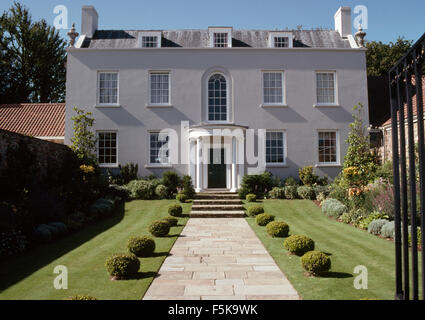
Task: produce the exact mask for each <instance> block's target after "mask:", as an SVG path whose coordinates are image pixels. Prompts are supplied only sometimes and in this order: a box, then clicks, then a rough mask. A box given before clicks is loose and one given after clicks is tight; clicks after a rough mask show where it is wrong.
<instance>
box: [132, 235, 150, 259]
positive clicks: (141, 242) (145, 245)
mask: <svg viewBox="0 0 425 320" xmlns="http://www.w3.org/2000/svg"><path fill="white" fill-rule="evenodd" d="M127 248H128V251H130V253H133V254H135V255H136V256H138V257H148V256H151V255H152V253H153V252H154V251H155V241H154V240H153V239H152V238H149V237H145V236H144V237H131V238H130V239H128V242H127Z"/></svg>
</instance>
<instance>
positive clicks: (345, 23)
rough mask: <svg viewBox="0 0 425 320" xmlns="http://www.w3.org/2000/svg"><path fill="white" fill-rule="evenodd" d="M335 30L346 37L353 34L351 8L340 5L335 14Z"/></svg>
mask: <svg viewBox="0 0 425 320" xmlns="http://www.w3.org/2000/svg"><path fill="white" fill-rule="evenodd" d="M334 20H335V31H338V32H339V34H340V35H341V37H343V38H346V37H348V36H349V35H352V32H351V8H350V7H340V8H339V9H338V11H337V12H336V13H335V15H334Z"/></svg>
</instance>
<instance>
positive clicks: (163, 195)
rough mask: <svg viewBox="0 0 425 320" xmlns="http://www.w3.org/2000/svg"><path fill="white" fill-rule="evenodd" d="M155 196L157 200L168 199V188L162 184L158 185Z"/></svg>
mask: <svg viewBox="0 0 425 320" xmlns="http://www.w3.org/2000/svg"><path fill="white" fill-rule="evenodd" d="M155 194H156V196H157V197H158V199H167V197H168V188H167V187H166V186H164V185H163V184H159V185H157V186H156V188H155Z"/></svg>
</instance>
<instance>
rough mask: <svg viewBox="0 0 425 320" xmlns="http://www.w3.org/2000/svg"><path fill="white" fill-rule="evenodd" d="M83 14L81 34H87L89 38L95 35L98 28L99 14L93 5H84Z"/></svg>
mask: <svg viewBox="0 0 425 320" xmlns="http://www.w3.org/2000/svg"><path fill="white" fill-rule="evenodd" d="M81 11H82V16H81V35H86V36H87V37H89V38H92V37H93V34H94V32H95V31H96V30H97V23H98V19H99V16H98V14H97V11H96V9H95V8H94V7H93V6H83V8H82V10H81Z"/></svg>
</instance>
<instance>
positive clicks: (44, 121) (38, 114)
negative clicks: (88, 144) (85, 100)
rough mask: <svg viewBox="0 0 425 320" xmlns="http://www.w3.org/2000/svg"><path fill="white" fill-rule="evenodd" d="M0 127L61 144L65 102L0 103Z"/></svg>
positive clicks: (63, 132)
mask: <svg viewBox="0 0 425 320" xmlns="http://www.w3.org/2000/svg"><path fill="white" fill-rule="evenodd" d="M0 129H3V130H7V131H11V132H16V133H20V134H23V135H27V136H32V137H35V138H39V139H43V140H48V141H52V142H56V143H62V144H63V143H64V139H65V103H17V104H0Z"/></svg>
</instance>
